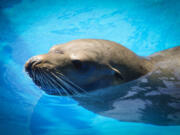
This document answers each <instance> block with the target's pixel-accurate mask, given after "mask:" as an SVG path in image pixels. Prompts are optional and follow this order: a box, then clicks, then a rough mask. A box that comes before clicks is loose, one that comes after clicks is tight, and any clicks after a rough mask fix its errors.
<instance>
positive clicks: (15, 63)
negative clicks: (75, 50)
mask: <svg viewBox="0 0 180 135" xmlns="http://www.w3.org/2000/svg"><path fill="white" fill-rule="evenodd" d="M179 7H180V1H179V0H171V1H170V0H126V1H125V0H109V1H108V0H87V1H84V0H53V1H52V0H1V1H0V134H1V135H15V134H17V135H29V134H32V135H56V134H60V135H88V134H91V135H92V134H94V135H109V134H113V135H119V134H121V135H124V134H127V135H132V134H133V135H155V134H158V135H177V134H178V133H180V126H168V127H164V126H155V125H149V124H140V123H131V122H120V121H117V120H114V119H111V118H107V117H103V116H100V115H98V114H95V113H93V112H90V111H88V110H86V109H84V108H83V107H81V106H79V105H78V103H77V102H76V101H74V100H72V99H71V98H67V97H55V96H48V95H46V94H45V93H43V92H42V91H41V90H40V89H39V88H37V87H36V86H35V85H34V84H33V83H32V81H31V80H30V78H28V76H27V75H26V74H25V73H24V69H23V68H24V63H25V62H26V60H27V59H28V58H30V57H31V56H34V55H38V54H43V53H46V52H47V51H48V50H49V48H50V47H51V46H52V45H54V44H60V43H64V42H67V41H70V40H73V39H79V38H98V39H108V40H112V41H115V42H118V43H121V44H123V45H124V46H126V47H127V48H129V49H131V50H133V51H134V52H136V53H137V54H139V55H141V56H148V55H150V54H152V53H154V52H157V51H160V50H164V49H167V48H171V47H174V46H177V45H180V29H179V28H180V10H179Z"/></svg>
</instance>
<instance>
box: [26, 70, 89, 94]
mask: <svg viewBox="0 0 180 135" xmlns="http://www.w3.org/2000/svg"><path fill="white" fill-rule="evenodd" d="M26 72H27V73H28V75H29V76H30V77H31V78H32V80H33V82H34V83H35V84H36V85H37V86H38V87H40V88H41V89H43V90H44V91H45V92H46V93H47V94H50V95H60V96H72V95H79V94H82V93H85V92H86V91H85V90H84V89H82V88H81V87H79V86H78V85H77V84H75V83H73V82H72V81H71V80H69V79H68V78H67V77H65V76H64V75H63V74H62V73H60V72H59V71H57V70H55V69H51V70H49V69H47V68H39V67H36V68H33V69H32V68H31V69H28V70H27V69H26Z"/></svg>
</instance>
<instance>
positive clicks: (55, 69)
mask: <svg viewBox="0 0 180 135" xmlns="http://www.w3.org/2000/svg"><path fill="white" fill-rule="evenodd" d="M90 41H91V40H90ZM90 41H89V40H75V41H71V42H69V43H66V44H62V45H55V46H53V47H52V48H51V49H50V50H49V52H48V53H46V54H43V55H38V56H34V57H32V58H30V59H29V60H28V61H27V62H26V64H25V70H26V72H27V73H28V74H29V76H30V77H31V78H32V80H33V81H34V83H35V84H36V85H37V86H39V87H40V88H42V89H43V90H44V91H45V92H46V93H48V94H53V95H74V94H78V93H82V92H87V91H91V90H95V89H99V88H105V87H109V86H113V85H117V84H121V83H124V82H127V81H129V80H132V79H130V77H127V76H126V74H127V73H126V72H130V71H131V70H132V69H129V67H127V65H125V62H124V65H123V62H122V63H120V65H121V68H119V69H118V68H114V67H113V66H112V65H113V61H115V62H116V61H118V60H119V59H120V58H117V59H115V58H113V57H112V59H111V56H110V54H111V53H108V52H107V51H110V50H107V49H106V48H103V46H102V44H99V43H98V42H99V41H98V42H97V41H96V40H94V41H91V42H90ZM109 42H110V41H109ZM110 43H111V42H110ZM94 44H96V45H94ZM109 47H110V46H109ZM114 51H115V50H114ZM105 52H106V53H105ZM112 53H113V52H112ZM111 55H116V54H111ZM133 55H134V54H133ZM126 69H127V70H126ZM136 72H137V71H136ZM136 74H137V73H135V74H134V75H136ZM129 76H131V75H129ZM132 76H133V75H132ZM131 78H133V77H131Z"/></svg>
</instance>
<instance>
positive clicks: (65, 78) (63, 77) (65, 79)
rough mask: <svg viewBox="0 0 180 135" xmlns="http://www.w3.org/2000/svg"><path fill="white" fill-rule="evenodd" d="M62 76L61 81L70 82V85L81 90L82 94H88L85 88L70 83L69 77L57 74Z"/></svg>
mask: <svg viewBox="0 0 180 135" xmlns="http://www.w3.org/2000/svg"><path fill="white" fill-rule="evenodd" d="M56 73H58V74H59V75H60V76H61V79H63V80H64V81H66V82H68V83H69V84H70V85H72V86H73V87H75V88H76V89H78V90H80V91H81V92H84V93H87V91H86V90H84V89H83V88H81V87H79V86H78V85H76V84H75V83H73V82H72V81H70V80H69V79H68V78H67V77H65V76H64V75H62V74H61V73H59V72H56Z"/></svg>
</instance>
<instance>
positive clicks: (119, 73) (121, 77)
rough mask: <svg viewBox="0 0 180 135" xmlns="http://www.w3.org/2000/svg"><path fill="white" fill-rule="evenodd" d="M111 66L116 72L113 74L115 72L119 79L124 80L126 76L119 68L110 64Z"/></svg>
mask: <svg viewBox="0 0 180 135" xmlns="http://www.w3.org/2000/svg"><path fill="white" fill-rule="evenodd" d="M109 68H110V69H111V70H112V71H113V72H114V73H113V74H114V75H115V76H116V77H117V78H119V79H121V80H124V77H123V76H122V73H121V72H120V71H119V70H118V69H116V68H114V67H112V66H109Z"/></svg>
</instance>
